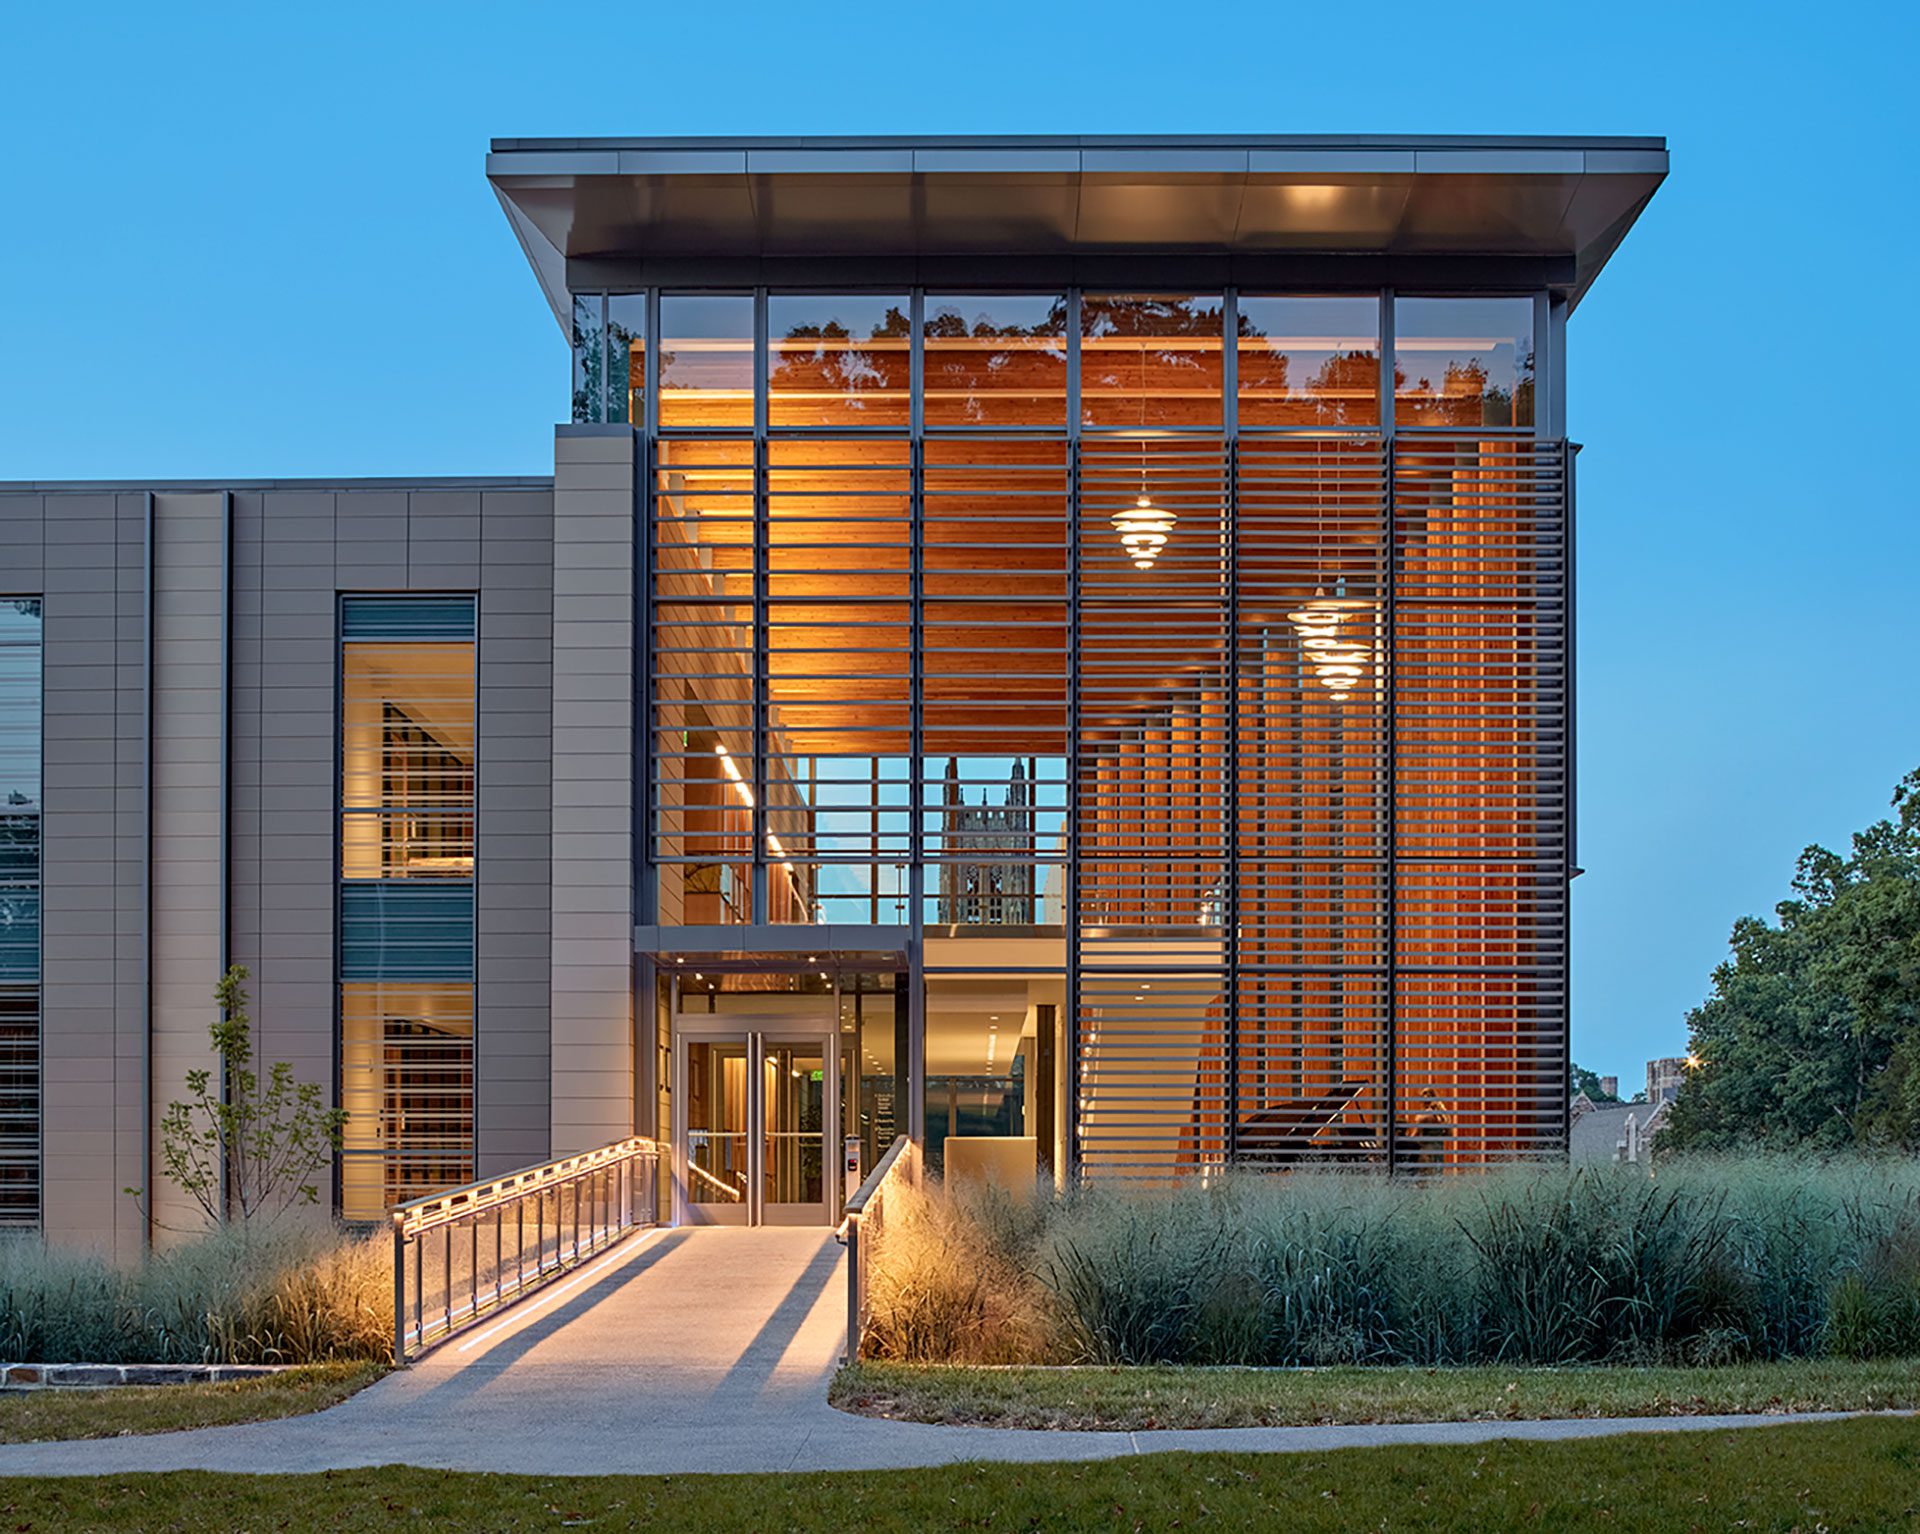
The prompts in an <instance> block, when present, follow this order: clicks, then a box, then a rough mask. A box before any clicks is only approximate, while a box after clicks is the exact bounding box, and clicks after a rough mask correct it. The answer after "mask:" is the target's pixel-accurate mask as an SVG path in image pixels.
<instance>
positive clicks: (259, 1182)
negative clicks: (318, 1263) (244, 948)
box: [127, 964, 347, 1227]
mask: <svg viewBox="0 0 1920 1534" xmlns="http://www.w3.org/2000/svg"><path fill="white" fill-rule="evenodd" d="M246 979H247V968H246V966H245V965H244V964H236V965H234V966H233V967H232V968H230V969H229V970H228V971H227V972H226V974H224V975H222V976H221V977H220V983H219V985H218V986H216V987H215V988H214V993H213V994H214V1000H215V1001H216V1002H218V1003H219V1009H220V1012H219V1016H218V1017H217V1018H216V1019H215V1020H214V1022H213V1025H212V1027H211V1028H210V1029H209V1030H208V1032H209V1035H210V1036H211V1038H212V1040H213V1049H214V1054H215V1055H216V1056H217V1057H218V1060H219V1068H218V1071H217V1072H216V1071H215V1070H212V1069H207V1070H195V1071H188V1072H187V1092H188V1094H189V1095H188V1099H187V1100H186V1101H185V1102H173V1103H169V1104H168V1105H167V1111H166V1113H165V1115H164V1116H163V1117H162V1118H161V1120H160V1141H161V1150H160V1157H161V1162H162V1165H163V1166H164V1167H165V1170H166V1175H167V1180H168V1181H169V1182H171V1183H173V1184H174V1185H175V1186H176V1187H178V1188H179V1189H180V1190H181V1191H182V1192H184V1193H186V1194H187V1195H188V1196H189V1197H191V1198H192V1199H193V1201H194V1202H195V1203H196V1204H198V1205H199V1206H200V1208H201V1210H202V1212H203V1213H205V1215H206V1217H207V1220H208V1223H210V1224H219V1223H221V1222H223V1221H235V1222H238V1223H239V1224H240V1225H242V1226H243V1227H244V1226H246V1225H247V1224H249V1223H250V1222H252V1221H253V1220H255V1219H262V1218H264V1219H273V1218H277V1217H278V1216H280V1215H283V1214H285V1213H286V1212H287V1210H288V1209H290V1208H292V1207H293V1206H294V1205H295V1204H313V1203H317V1202H318V1201H319V1197H320V1186H319V1178H320V1174H321V1173H323V1172H324V1171H325V1170H326V1169H327V1167H328V1165H329V1164H330V1163H331V1161H332V1158H333V1155H334V1153H335V1152H336V1151H338V1150H339V1149H340V1143H341V1137H342V1134H343V1132H344V1130H345V1128H346V1122H347V1115H346V1113H345V1112H344V1111H343V1110H341V1109H339V1108H328V1107H326V1106H325V1105H324V1103H323V1102H322V1100H321V1096H320V1088H319V1087H317V1086H315V1085H314V1084H313V1083H312V1082H306V1081H301V1082H296V1081H295V1080H294V1079H293V1067H292V1066H291V1065H289V1064H287V1063H286V1062H285V1061H277V1062H276V1063H275V1064H273V1065H272V1066H270V1067H269V1068H268V1070H267V1074H266V1078H265V1080H264V1081H262V1079H261V1077H260V1074H259V1073H258V1072H257V1071H256V1070H255V1069H254V1068H253V1023H252V1020H251V1018H250V1016H249V1015H248V1011H247V989H246ZM127 1192H128V1193H130V1194H132V1195H133V1196H134V1197H136V1198H138V1197H140V1196H141V1192H142V1190H141V1189H138V1188H129V1189H127Z"/></svg>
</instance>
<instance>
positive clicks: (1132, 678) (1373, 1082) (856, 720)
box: [0, 137, 1667, 1251]
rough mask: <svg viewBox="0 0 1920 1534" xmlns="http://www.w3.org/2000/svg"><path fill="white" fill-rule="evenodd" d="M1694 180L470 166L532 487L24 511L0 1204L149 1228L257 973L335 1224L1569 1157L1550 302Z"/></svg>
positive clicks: (1626, 150) (706, 1213) (317, 493)
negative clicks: (1664, 186) (531, 391)
mask: <svg viewBox="0 0 1920 1534" xmlns="http://www.w3.org/2000/svg"><path fill="white" fill-rule="evenodd" d="M1666 169H1667V156H1666V152H1665V148H1664V144H1663V143H1662V141H1660V140H1657V139H1592V140H1571V139H1543V140H1515V139H1453V138H1449V139H1403V138H1361V139H1347V138H1324V137H1297V138H1262V139H1244V140H1241V139H1235V140H1224V139H1214V138H1191V139H1173V140H1136V139H1084V140H1083V139H981V140H967V139H940V140H923V141H908V140H879V139H874V140H866V139H862V140H793V141H770V142H752V143H746V142H740V141H732V140H720V141H715V140H700V141H688V140H605V141H601V140H594V141H575V140H559V141H546V140H542V141H525V140H507V141H502V142H498V143H496V144H495V145H494V147H493V152H492V154H491V155H490V156H489V159H488V163H487V175H488V178H489V180H490V181H491V183H492V186H493V189H494V190H495V192H496V193H497V194H498V197H499V199H500V202H501V205H502V207H503V208H504V210H505V212H506V216H507V219H508V222H509V223H510V225H511V226H512V229H513V231H514V233H515V235H516V236H517V238H518V239H519V241H520V243H521V245H522V247H523V248H524V250H525V252H526V254H527V257H528V259H529V261H530V262H531V264H532V266H533V269H534V273H535V275H536V277H537V278H538V280H539V283H540V286H541V288H542V290H543V291H544V293H545V295H546V298H547V301H548V303H549V304H550V305H551V307H552V310H553V313H554V315H555V318H556V319H557V321H558V322H559V325H560V327H561V330H562V332H563V333H564V335H565V336H566V338H567V340H568V342H569V344H570V349H571V355H572V397H573V410H572V415H573V419H572V420H571V421H570V422H568V423H566V424H563V425H561V426H560V427H559V428H558V429H557V432H556V435H555V444H554V468H553V474H552V476H551V478H545V477H542V478H538V479H481V478H476V479H458V480H449V479H439V480H431V481H421V482H387V481H379V482H373V481H351V482H337V483H327V482H308V481H299V482H293V481H288V482H249V483H231V482H193V483H167V484H119V483H115V484H42V483H33V482H13V483H8V484H6V485H4V486H0V596H4V598H5V600H4V602H0V799H4V817H5V818H4V821H0V826H4V834H3V835H0V1203H4V1215H5V1217H6V1218H7V1219H9V1220H11V1221H13V1222H16V1223H20V1224H38V1225H40V1226H42V1227H43V1228H44V1229H45V1231H46V1232H47V1234H48V1235H49V1236H50V1237H54V1238H57V1239H60V1240H64V1241H71V1242H87V1243H95V1244H103V1245H107V1246H110V1247H113V1248H116V1249H120V1250H129V1251H130V1250H135V1249H137V1248H138V1247H139V1246H140V1244H141V1243H143V1242H145V1241H146V1240H147V1239H148V1236H149V1227H148V1216H147V1215H146V1214H143V1213H142V1211H141V1209H140V1208H139V1207H138V1206H136V1205H135V1203H134V1202H133V1201H132V1200H130V1199H129V1198H127V1197H126V1196H125V1195H124V1193H123V1192H122V1190H123V1189H125V1188H127V1187H129V1186H141V1185H146V1186H151V1187H153V1188H155V1189H156V1208H155V1209H154V1210H153V1211H152V1215H153V1218H155V1219H158V1220H161V1221H163V1222H164V1221H166V1220H168V1219H170V1218H172V1216H173V1215H176V1214H178V1213H179V1211H178V1210H177V1209H174V1208H172V1207H171V1205H170V1202H169V1197H168V1194H167V1190H166V1187H165V1184H164V1181H163V1179H161V1178H160V1176H159V1174H158V1170H157V1167H156V1160H155V1158H156V1144H155V1127H154V1126H155V1123H156V1120H157V1119H158V1117H159V1116H160V1114H161V1113H162V1112H163V1111H164V1109H165V1106H166V1104H167V1103H168V1102H169V1101H170V1100H171V1099H173V1098H174V1097H176V1096H178V1095H179V1094H180V1089H181V1083H182V1082H183V1079H184V1077H185V1073H186V1072H187V1071H188V1070H189V1069H191V1068H193V1067H196V1066H199V1065H203V1064H205V1063H206V1062H207V1059H208V1055H207V1035H206V1028H207V1024H208V1022H209V1020H210V1014H211V1002H210V993H211V991H212V988H213V985H214V982H215V980H216V979H217V977H218V976H219V974H220V973H221V971H222V968H223V966H225V965H227V964H228V963H230V962H240V963H245V964H246V965H248V966H249V967H250V969H251V971H252V976H253V979H252V986H253V989H254V992H255V1014H256V1021H257V1027H258V1032H259V1035H260V1047H261V1050H262V1053H263V1056H264V1057H265V1058H267V1059H284V1060H287V1061H290V1062H291V1063H292V1064H293V1065H294V1067H295V1069H296V1070H297V1072H298V1074H299V1075H300V1076H301V1077H302V1078H303V1079H306V1080H310V1081H314V1082H319V1083H324V1084H326V1087H327V1090H328V1091H329V1093H331V1094H332V1095H333V1097H334V1098H335V1099H336V1100H337V1101H338V1103H339V1104H340V1105H341V1106H342V1107H344V1108H346V1109H347V1110H348V1111H349V1113H350V1115H351V1117H350V1120H349V1124H348V1129H347V1148H346V1151H345V1153H344V1155H343V1156H342V1157H341V1161H340V1167H339V1170H338V1175H337V1179H336V1187H335V1189H334V1196H335V1198H336V1200H337V1204H338V1207H339V1208H340V1210H341V1211H342V1212H344V1213H345V1214H347V1215H349V1216H352V1217H373V1216H377V1215H379V1214H380V1213H381V1211H382V1210H384V1209H385V1208H386V1207H387V1206H388V1205H390V1204H391V1203H393V1202H395V1201H398V1200H402V1199H405V1198H407V1197H410V1196H412V1195H415V1194H418V1193H421V1192H424V1191H427V1190H430V1189H434V1188H439V1187H443V1186H446V1185H449V1184H457V1183H459V1182H461V1181H463V1180H465V1179H468V1178H470V1177H473V1176H475V1175H492V1174H495V1173H498V1172H501V1171H505V1170H508V1169H511V1168H514V1167H517V1166H521V1165H525V1164H529V1163H535V1162H539V1161H541V1160H543V1159H544V1158H547V1157H549V1156H553V1155H559V1154H563V1153H568V1152H572V1151H576V1150H581V1149H586V1148H589V1147H593V1146H596V1145H600V1144H603V1143H607V1142H610V1141H613V1140H615V1139H618V1138H620V1137H622V1136H626V1135H629V1134H632V1133H634V1132H636V1131H637V1132H639V1133H642V1134H647V1135H657V1136H658V1137H659V1138H660V1139H661V1140H662V1141H663V1142H664V1143H667V1144H669V1145H670V1146H671V1147H672V1155H671V1157H669V1158H668V1160H669V1162H670V1166H669V1169H668V1173H669V1183H670V1193H671V1198H672V1210H673V1215H674V1217H675V1218H677V1219H681V1220H706V1221H768V1222H772V1221H813V1220H828V1219H831V1218H833V1217H834V1215H835V1212H836V1208H837V1205H838V1202H839V1201H840V1199H841V1197H842V1196H843V1187H842V1172H843V1168H844V1166H845V1164H846V1159H847V1155H848V1151H847V1145H848V1142H849V1141H851V1142H853V1147H854V1149H853V1159H854V1160H855V1162H856V1164H857V1166H860V1167H866V1166H871V1165H872V1164H873V1162H874V1160H875V1158H876V1157H877V1156H878V1155H879V1153H880V1152H881V1151H882V1150H883V1149H884V1148H885V1147H886V1146H887V1145H888V1144H889V1143H890V1142H891V1141H892V1139H893V1138H894V1137H895V1136H896V1135H901V1134H906V1135H911V1136H913V1137H914V1138H915V1139H916V1140H918V1141H920V1142H921V1143H922V1144H923V1146H924V1148H925V1151H926V1153H927V1155H928V1158H929V1160H930V1161H931V1162H932V1163H933V1164H935V1165H938V1166H945V1167H946V1168H947V1169H948V1170H949V1172H950V1173H951V1174H952V1175H954V1176H963V1175H969V1174H974V1173H978V1172H980V1171H981V1170H982V1169H983V1168H987V1167H998V1168H1000V1169H1001V1171H1002V1174H1003V1175H1004V1173H1005V1170H1006V1169H1007V1168H1008V1167H1013V1168H1017V1169H1020V1170H1022V1171H1024V1170H1028V1169H1030V1170H1031V1171H1033V1172H1034V1173H1036V1174H1044V1175H1051V1176H1054V1177H1066V1176H1068V1175H1070V1174H1077V1175H1082V1176H1085V1177H1088V1178H1095V1179H1116V1178H1126V1179H1142V1180H1150V1181H1163V1180H1166V1179H1175V1178H1205V1177H1209V1176H1212V1175H1214V1174H1216V1173H1218V1172H1219V1171H1221V1170H1222V1169H1224V1168H1227V1167H1230V1166H1242V1165H1244V1166H1253V1167H1267V1168H1281V1167H1290V1166H1299V1165H1304V1164H1311V1163H1322V1162H1335V1163H1352V1164H1360V1165H1366V1166H1373V1167H1380V1168H1408V1167H1417V1168H1434V1167H1442V1166H1446V1167H1453V1166H1472V1165H1478V1164H1481V1163H1485V1162H1489V1161H1497V1160H1503V1159H1508V1158H1514V1157H1527V1156H1537V1155H1554V1154H1563V1153H1564V1152H1565V1150H1566V1147H1567V1136H1568V1094H1567V1079H1568V1069H1569V1067H1568V1059H1567V1006H1568V1002H1567V907H1568V881H1569V879H1570V877H1571V876H1572V875H1573V874H1574V873H1575V872H1576V871H1577V870H1576V867H1575V862H1576V859H1575V851H1574V819H1573V685H1574V667H1573V650H1572V631H1573V612H1574V609H1573V589H1574V581H1573V559H1572V548H1573V541H1572V528H1573V470H1574V447H1573V444H1572V443H1571V442H1570V440H1569V436H1568V433H1569V409H1570V401H1569V398H1568V391H1567V387H1566V378H1567V349H1568V344H1569V325H1568V321H1569V318H1570V316H1571V315H1572V314H1573V311H1574V310H1575V308H1576V307H1577V306H1578V304H1579V303H1580V301H1581V299H1582V297H1583V296H1584V295H1585V294H1586V292H1587V290H1588V288H1589V287H1590V286H1591V284H1592V283H1593V282H1594V280H1595V279H1596V277H1597V276H1598V275H1599V273H1600V270H1601V268H1602V267H1603V266H1604V265H1605V263H1606V262H1607V261H1608V259H1609V258H1610V257H1611V256H1612V255H1613V253H1614V250H1615V249H1616V247H1617V246H1618V245H1619V243H1620V241H1621V239H1622V238H1623V237H1624V235H1625V233H1626V231H1627V229H1628V228H1629V227H1630V226H1631V225H1632V223H1633V222H1634V220H1635V218H1636V217H1637V216H1638V214H1639V212H1640V210H1641V209H1642V208H1643V207H1644V206H1645V205H1646V203H1647V200H1648V199H1649V198H1650V197H1651V196H1652V195H1653V193H1654V191H1655V189H1656V188H1657V187H1658V186H1659V184H1660V182H1661V180H1662V179H1663V177H1664V176H1665V174H1666ZM368 361H369V365H370V366H375V365H379V359H373V358H370V359H368ZM558 365H559V363H558V354H557V353H556V367H558ZM557 383H558V376H557V375H556V384H557Z"/></svg>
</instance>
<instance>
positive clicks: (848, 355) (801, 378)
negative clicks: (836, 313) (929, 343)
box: [768, 304, 912, 410]
mask: <svg viewBox="0 0 1920 1534" xmlns="http://www.w3.org/2000/svg"><path fill="white" fill-rule="evenodd" d="M911 333H912V322H911V321H910V320H909V319H908V318H907V316H906V315H904V314H902V313H901V312H900V310H899V308H898V307H897V306H896V305H892V304H889V305H888V306H887V313H886V317H885V318H884V319H882V320H881V322H880V323H879V324H878V325H875V326H874V327H873V330H872V332H871V333H870V334H869V335H868V336H867V337H866V339H868V340H871V341H893V340H898V341H905V340H906V339H907V337H908V336H909V335H910V334H911ZM807 341H811V342H813V343H814V344H813V345H812V346H811V347H808V346H804V345H801V344H798V343H803V342H807ZM908 365H909V359H908V351H907V348H906V347H905V346H900V347H888V348H885V349H879V348H875V349H871V350H869V349H867V348H865V347H862V346H861V344H860V342H859V341H858V340H856V339H855V338H854V335H853V333H852V331H851V330H849V329H848V328H847V327H846V326H845V325H843V324H841V323H840V321H838V320H828V321H826V322H825V323H824V324H820V325H795V326H793V327H791V328H790V329H789V330H788V331H787V333H786V335H785V336H784V337H783V338H782V344H781V345H780V346H778V347H777V348H776V349H775V352H774V361H773V368H772V372H771V373H770V375H769V377H768V384H769V388H770V392H772V393H775V394H780V393H806V392H820V391H824V392H826V393H830V394H838V395H841V396H843V397H844V401H845V404H846V407H847V409H849V410H864V409H865V408H866V401H865V400H864V399H862V398H861V397H860V396H862V395H866V394H880V395H886V394H899V395H904V394H905V393H906V392H907V369H908Z"/></svg>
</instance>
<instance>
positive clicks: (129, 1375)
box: [0, 1363, 297, 1391]
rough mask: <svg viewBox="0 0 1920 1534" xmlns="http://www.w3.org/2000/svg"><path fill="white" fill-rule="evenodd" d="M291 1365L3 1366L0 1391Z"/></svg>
mask: <svg viewBox="0 0 1920 1534" xmlns="http://www.w3.org/2000/svg"><path fill="white" fill-rule="evenodd" d="M295 1367H297V1366H296V1365H294V1364H7V1363H0V1391H10V1390H99V1389H103V1388H105V1387H108V1386H112V1385H214V1384H219V1383H221V1382H222V1381H227V1380H253V1379H260V1378H262V1377H263V1376H266V1375H270V1374H279V1373H281V1372H282V1371H283V1370H287V1369H291V1368H295Z"/></svg>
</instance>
